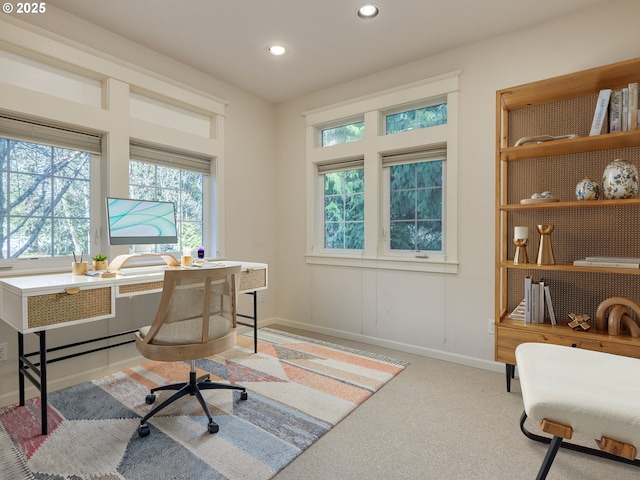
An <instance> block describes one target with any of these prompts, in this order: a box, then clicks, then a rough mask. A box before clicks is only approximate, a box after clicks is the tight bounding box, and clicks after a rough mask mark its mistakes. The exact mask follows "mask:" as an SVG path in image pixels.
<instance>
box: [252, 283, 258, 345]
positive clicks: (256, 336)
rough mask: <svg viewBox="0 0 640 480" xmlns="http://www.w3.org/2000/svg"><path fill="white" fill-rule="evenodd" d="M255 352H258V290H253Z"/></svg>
mask: <svg viewBox="0 0 640 480" xmlns="http://www.w3.org/2000/svg"><path fill="white" fill-rule="evenodd" d="M253 353H258V292H253Z"/></svg>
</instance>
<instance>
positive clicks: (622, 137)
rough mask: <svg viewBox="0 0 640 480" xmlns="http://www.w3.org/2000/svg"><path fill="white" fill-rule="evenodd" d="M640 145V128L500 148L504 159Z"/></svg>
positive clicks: (526, 158) (532, 157) (550, 155)
mask: <svg viewBox="0 0 640 480" xmlns="http://www.w3.org/2000/svg"><path fill="white" fill-rule="evenodd" d="M639 145H640V130H632V131H629V132H616V133H607V134H603V135H596V136H593V137H579V138H567V139H564V140H552V141H550V142H542V143H530V144H525V145H520V146H519V147H504V148H501V149H500V159H501V160H503V161H516V160H529V159H534V158H542V157H553V156H558V155H570V154H574V153H585V152H598V151H602V150H610V149H613V148H624V147H636V146H639Z"/></svg>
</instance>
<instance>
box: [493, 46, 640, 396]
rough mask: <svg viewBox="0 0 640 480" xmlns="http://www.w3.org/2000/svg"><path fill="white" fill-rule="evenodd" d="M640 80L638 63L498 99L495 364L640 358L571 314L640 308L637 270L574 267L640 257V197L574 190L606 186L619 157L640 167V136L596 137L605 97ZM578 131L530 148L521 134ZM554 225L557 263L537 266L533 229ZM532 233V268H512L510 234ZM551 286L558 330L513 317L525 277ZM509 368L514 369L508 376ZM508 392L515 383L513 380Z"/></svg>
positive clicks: (634, 348) (625, 338)
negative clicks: (545, 196)
mask: <svg viewBox="0 0 640 480" xmlns="http://www.w3.org/2000/svg"><path fill="white" fill-rule="evenodd" d="M630 82H640V58H637V59H633V60H628V61H625V62H620V63H616V64H612V65H606V66H603V67H598V68H594V69H590V70H585V71H582V72H576V73H572V74H569V75H563V76H560V77H555V78H551V79H547V80H542V81H538V82H533V83H529V84H526V85H521V86H517V87H513V88H508V89H503V90H500V91H498V92H496V122H497V123H496V132H497V134H496V235H495V236H496V247H495V248H496V250H495V258H496V272H495V273H496V288H495V292H496V293H495V297H496V298H495V305H496V311H495V321H496V328H495V359H496V361H499V362H503V363H505V364H506V365H507V375H509V373H510V371H512V368H513V365H515V348H516V347H517V346H518V345H519V344H520V343H523V342H547V343H555V344H560V345H569V346H575V347H580V348H588V349H591V350H601V351H606V352H610V353H615V354H620V355H626V356H632V357H637V358H640V338H633V337H631V336H630V335H629V334H628V333H626V332H624V333H623V334H622V335H618V336H611V335H609V334H608V333H607V332H606V331H596V326H595V324H592V326H591V328H590V330H589V331H587V332H584V331H575V330H573V329H571V328H570V327H569V326H568V325H567V323H568V314H569V313H570V312H574V313H577V314H581V313H586V314H588V315H590V316H591V318H592V319H595V312H596V309H597V306H598V305H599V304H600V302H602V301H603V300H605V299H606V298H609V297H614V296H622V297H627V298H630V299H632V300H635V301H640V269H637V270H636V269H633V270H631V269H622V268H601V267H574V266H573V261H574V260H577V259H580V258H584V257H587V256H617V257H640V199H639V198H634V199H627V200H602V199H600V200H592V201H577V200H576V197H575V186H576V184H577V183H578V182H579V181H580V180H582V179H583V178H585V177H589V178H591V179H592V180H594V181H596V182H598V183H599V184H601V180H602V173H603V171H604V169H605V167H606V165H607V164H608V163H610V162H611V161H613V160H615V159H616V158H622V159H625V160H627V161H630V162H632V163H634V164H636V165H637V166H639V167H640V130H633V131H628V132H619V133H612V134H602V135H598V136H593V137H590V136H589V130H590V128H591V122H592V119H593V112H594V110H595V105H596V100H597V97H598V93H599V91H600V90H601V89H604V88H611V89H615V88H622V87H626V86H627V85H628V84H629V83H630ZM568 134H576V135H578V136H579V137H578V138H569V139H564V140H554V141H550V142H544V143H537V144H525V145H521V146H518V147H515V146H514V145H515V143H516V142H517V141H518V140H519V139H520V138H523V137H530V136H535V135H553V136H560V135H568ZM543 191H550V192H552V193H553V194H554V196H555V197H557V198H558V199H559V200H560V201H558V202H553V203H545V204H533V205H532V204H527V205H523V204H521V203H520V200H521V199H525V198H530V197H531V195H532V194H533V193H541V192H543ZM541 224H552V225H554V231H553V233H552V235H551V243H552V246H553V251H554V256H555V260H556V262H557V263H556V264H555V265H542V266H538V265H537V264H535V262H536V257H537V251H538V250H537V249H538V242H539V235H538V233H537V230H536V225H541ZM516 225H522V226H527V227H528V228H529V245H528V249H527V250H528V255H529V260H530V262H534V263H532V264H526V265H522V264H517V265H516V264H514V263H513V256H514V253H515V246H514V245H513V242H512V238H513V228H514V226H516ZM527 275H530V276H532V277H533V278H534V280H540V279H544V280H545V284H547V285H550V288H551V294H552V297H553V303H554V307H555V311H556V316H557V317H558V319H559V321H558V325H556V326H552V325H551V324H550V322H549V321H548V319H547V320H546V323H544V324H525V323H524V322H523V321H519V320H513V319H511V318H510V317H509V314H510V313H511V311H513V309H514V308H515V307H516V306H517V305H518V303H519V302H520V301H521V300H522V298H524V278H525V277H526V276H527ZM510 369H511V370H510ZM507 385H509V382H508V381H507Z"/></svg>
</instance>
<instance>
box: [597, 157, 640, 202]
mask: <svg viewBox="0 0 640 480" xmlns="http://www.w3.org/2000/svg"><path fill="white" fill-rule="evenodd" d="M637 193H638V168H637V167H636V166H635V165H633V164H632V163H629V162H625V161H624V160H621V159H619V158H618V159H616V160H614V161H613V162H611V163H610V164H609V165H607V167H606V168H605V169H604V173H603V174H602V196H603V197H604V198H605V199H606V200H615V199H623V198H634V197H635V196H636V194H637Z"/></svg>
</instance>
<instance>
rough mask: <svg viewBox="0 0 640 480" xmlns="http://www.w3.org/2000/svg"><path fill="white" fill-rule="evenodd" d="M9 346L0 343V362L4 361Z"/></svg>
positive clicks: (7, 354)
mask: <svg viewBox="0 0 640 480" xmlns="http://www.w3.org/2000/svg"><path fill="white" fill-rule="evenodd" d="M8 350H9V346H8V345H7V344H6V343H0V362H4V361H5V360H6V359H7V357H8V356H9V352H8Z"/></svg>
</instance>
